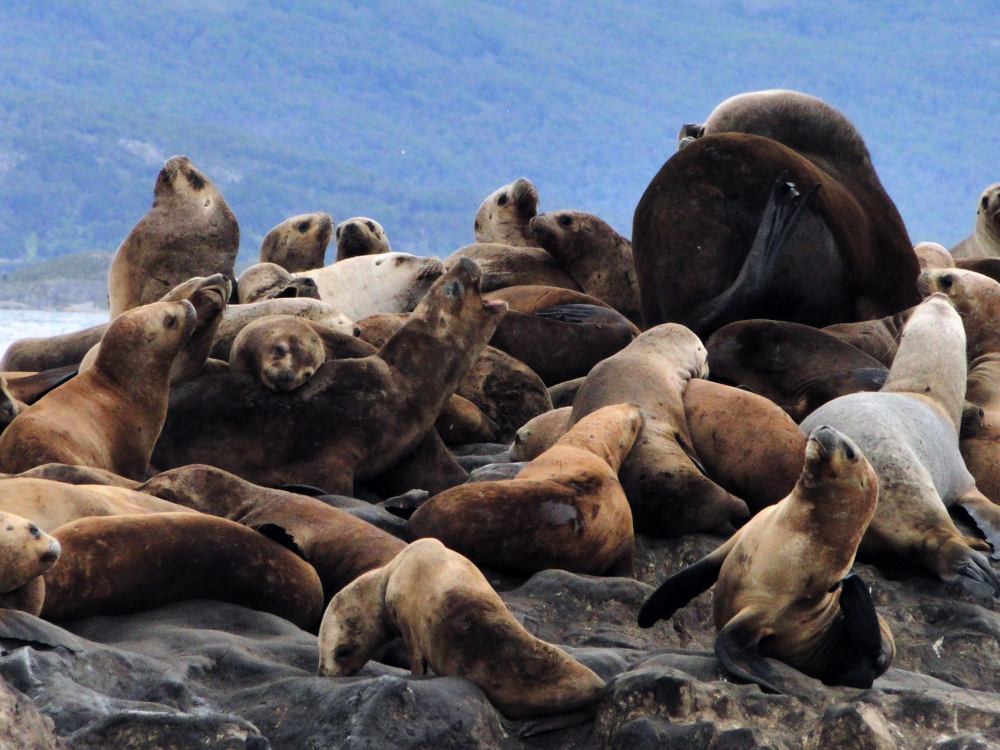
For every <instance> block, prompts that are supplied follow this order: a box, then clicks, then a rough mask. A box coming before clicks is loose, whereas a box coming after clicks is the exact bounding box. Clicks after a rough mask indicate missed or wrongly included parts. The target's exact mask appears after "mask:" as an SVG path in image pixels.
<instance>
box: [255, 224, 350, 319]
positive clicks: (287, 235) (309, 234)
mask: <svg viewBox="0 0 1000 750" xmlns="http://www.w3.org/2000/svg"><path fill="white" fill-rule="evenodd" d="M332 235H333V218H332V217H331V216H330V214H328V213H326V212H325V211H317V212H316V213H312V214H302V215H301V216H293V217H292V218H290V219H285V220H284V221H283V222H281V223H280V224H278V226H276V227H275V228H274V229H272V230H271V231H270V232H268V233H267V234H266V235H264V241H263V242H261V243H260V262H261V263H275V264H277V265H278V266H281V267H282V268H284V269H285V270H286V271H289V272H291V273H295V272H297V271H309V270H311V269H313V268H322V267H323V263H324V259H325V257H326V247H327V245H329V244H330V237H331V236H332ZM240 302H243V300H240Z"/></svg>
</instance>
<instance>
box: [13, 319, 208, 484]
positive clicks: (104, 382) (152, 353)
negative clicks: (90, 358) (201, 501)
mask: <svg viewBox="0 0 1000 750" xmlns="http://www.w3.org/2000/svg"><path fill="white" fill-rule="evenodd" d="M195 320H196V315H195V310H194V306H193V305H192V304H191V303H190V302H188V301H187V300H182V301H180V302H154V303H152V304H149V305H144V306H142V307H141V308H136V309H132V310H127V311H126V312H124V313H122V314H121V315H119V316H118V317H117V318H115V319H114V320H113V321H112V322H111V325H110V326H109V327H108V331H107V333H106V334H105V335H104V338H103V339H102V341H101V351H100V352H99V353H98V355H97V359H96V361H95V362H94V366H93V367H92V368H91V369H90V370H88V371H87V372H84V373H81V374H80V375H77V376H76V377H75V378H73V379H72V380H70V381H68V382H67V383H64V384H63V385H61V386H59V387H58V388H56V389H55V390H54V391H52V392H50V393H49V394H47V395H46V396H44V397H43V398H42V399H41V400H39V401H38V403H36V404H35V405H34V406H32V407H31V408H30V409H27V410H26V411H24V412H23V413H22V414H19V415H18V416H17V417H16V418H15V419H14V421H13V422H12V423H11V424H10V426H9V427H8V428H7V429H6V430H4V432H3V434H2V435H0V471H3V472H7V473H9V474H17V473H18V472H22V471H27V470H28V469H31V468H33V467H35V466H40V465H41V464H46V463H62V464H79V465H83V466H92V467H94V468H98V469H106V470H108V471H111V472H113V473H115V474H118V475H120V476H123V477H128V478H129V479H136V480H140V481H141V480H144V479H145V478H146V470H147V468H148V467H149V457H150V454H151V453H152V452H153V445H154V443H155V442H156V439H157V436H158V435H159V434H160V429H161V427H162V425H163V420H164V418H165V417H166V414H167V394H168V389H169V384H170V371H171V367H172V366H173V362H174V359H175V358H176V356H177V354H178V352H180V350H181V349H182V348H183V346H184V344H185V342H186V341H187V339H188V336H190V334H191V331H192V330H193V329H194V325H195ZM193 382H197V381H193Z"/></svg>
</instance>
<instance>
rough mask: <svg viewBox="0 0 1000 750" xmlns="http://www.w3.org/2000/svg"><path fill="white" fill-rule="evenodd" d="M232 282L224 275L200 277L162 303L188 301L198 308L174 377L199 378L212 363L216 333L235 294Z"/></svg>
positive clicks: (177, 361)
mask: <svg viewBox="0 0 1000 750" xmlns="http://www.w3.org/2000/svg"><path fill="white" fill-rule="evenodd" d="M232 289H233V284H232V282H231V281H230V280H229V279H227V278H226V277H225V276H223V275H222V274H221V273H216V274H213V275H212V276H196V277H195V278H193V279H188V280H187V281H185V282H184V283H183V284H178V285H177V286H176V287H174V288H173V289H171V290H170V291H169V292H167V293H166V294H165V295H164V296H163V298H162V301H164V302H180V301H181V300H187V301H188V302H190V303H191V304H192V305H193V306H194V312H195V316H196V317H195V324H194V328H193V329H192V330H191V334H190V335H189V336H188V339H187V341H186V342H185V344H184V352H183V354H182V355H180V356H178V357H177V359H176V360H175V361H174V366H173V368H172V371H171V378H172V379H174V378H176V379H177V380H178V381H180V380H187V379H189V378H192V377H195V376H196V375H198V374H199V373H200V372H201V370H202V368H203V367H204V366H205V362H206V360H208V356H209V353H210V352H211V351H212V344H213V343H215V334H216V332H217V331H218V330H219V325H220V324H221V323H222V316H223V315H224V314H225V312H226V306H227V305H228V304H229V297H230V295H231V294H232Z"/></svg>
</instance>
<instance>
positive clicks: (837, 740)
mask: <svg viewBox="0 0 1000 750" xmlns="http://www.w3.org/2000/svg"><path fill="white" fill-rule="evenodd" d="M819 746H820V750H896V748H897V745H896V740H895V739H894V738H893V736H892V732H891V731H890V730H889V726H888V725H887V724H886V721H885V718H884V717H883V716H882V714H881V712H880V711H879V709H878V708H876V707H875V706H871V705H868V704H864V703H855V704H852V705H849V706H831V707H830V708H828V709H827V710H826V713H825V714H823V732H822V734H821V735H820V745H819Z"/></svg>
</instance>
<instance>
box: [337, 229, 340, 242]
mask: <svg viewBox="0 0 1000 750" xmlns="http://www.w3.org/2000/svg"><path fill="white" fill-rule="evenodd" d="M337 239H338V240H339V239H340V227H337Z"/></svg>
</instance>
